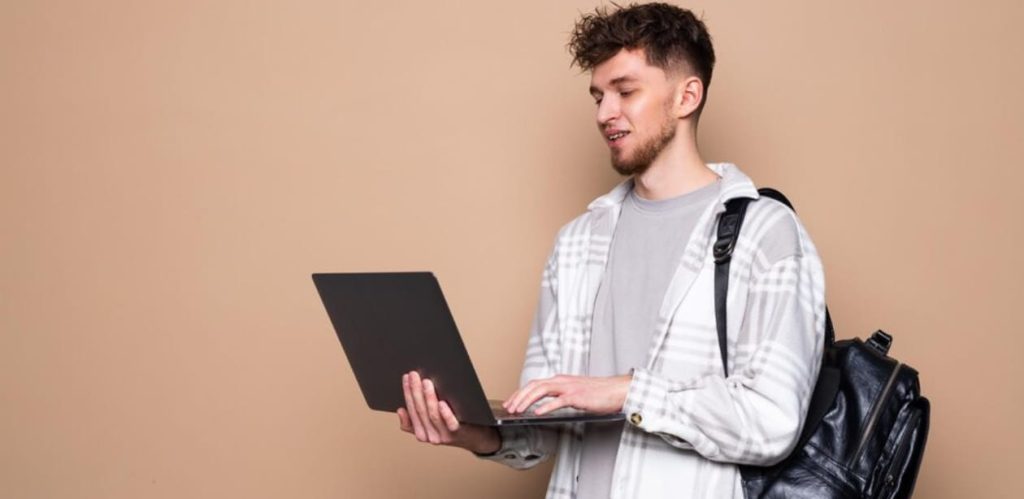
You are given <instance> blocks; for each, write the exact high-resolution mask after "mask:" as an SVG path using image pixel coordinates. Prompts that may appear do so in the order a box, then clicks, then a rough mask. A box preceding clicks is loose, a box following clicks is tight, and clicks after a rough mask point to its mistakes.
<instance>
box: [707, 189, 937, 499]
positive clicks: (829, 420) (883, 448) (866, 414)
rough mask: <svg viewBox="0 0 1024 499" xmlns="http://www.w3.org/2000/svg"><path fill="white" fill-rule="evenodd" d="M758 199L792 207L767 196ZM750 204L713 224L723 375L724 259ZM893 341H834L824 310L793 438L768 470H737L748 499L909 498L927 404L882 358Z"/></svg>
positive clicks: (912, 379) (876, 337)
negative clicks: (808, 390)
mask: <svg viewBox="0 0 1024 499" xmlns="http://www.w3.org/2000/svg"><path fill="white" fill-rule="evenodd" d="M758 192H759V193H760V194H761V196H764V197H769V198H772V199H775V200H777V201H779V202H781V203H783V204H785V205H786V206H789V208H790V209H792V208H793V205H792V204H790V202H789V200H788V199H786V197H785V196H784V195H782V193H780V192H778V191H776V190H774V189H767V188H763V189H759V190H758ZM752 201H753V202H756V201H754V200H752V199H749V198H742V199H734V200H732V201H729V202H728V203H727V205H726V211H725V213H723V214H722V217H721V218H720V219H719V221H718V239H717V241H716V242H715V247H714V257H715V315H716V317H717V322H718V344H719V348H720V349H721V353H722V363H723V367H724V369H725V373H726V375H728V364H726V359H727V358H728V357H727V353H728V346H727V343H726V336H725V334H726V329H725V310H726V309H725V303H726V294H727V293H728V286H729V260H730V258H731V255H732V250H733V248H734V247H735V244H736V239H737V238H738V237H739V232H740V227H741V226H742V224H743V216H744V214H745V213H746V208H747V204H749V203H750V202H752ZM891 344H892V336H890V335H888V334H886V333H885V332H883V331H881V330H879V331H876V332H875V333H874V334H873V335H871V338H870V339H868V340H867V341H861V340H860V339H859V338H854V339H849V340H841V341H836V340H835V331H834V329H833V327H832V318H831V316H830V315H829V313H828V309H827V308H826V309H825V351H824V358H823V359H822V365H821V371H820V374H819V375H818V381H817V384H816V385H815V388H814V394H813V396H812V397H811V402H810V407H809V409H808V412H807V417H806V419H805V421H804V426H803V430H802V432H801V434H800V439H799V441H798V443H797V446H796V447H795V449H794V450H793V452H792V453H791V454H790V455H789V456H788V457H786V458H785V459H784V460H783V461H781V462H780V463H778V464H775V465H774V466H769V467H759V466H740V472H741V474H742V476H743V491H744V494H745V496H746V497H747V499H755V498H788V499H803V498H807V499H812V498H813V499H830V498H872V499H874V498H885V499H889V498H903V497H910V495H911V494H912V493H913V491H914V483H915V481H916V479H917V473H918V470H919V469H920V466H921V458H922V456H923V454H924V446H925V441H926V440H927V436H928V420H929V403H928V399H927V398H925V397H922V396H921V389H920V384H919V382H918V376H917V371H915V370H914V369H913V368H911V367H910V366H908V365H906V364H903V363H901V362H899V361H897V360H895V359H893V358H890V357H889V356H888V352H889V346H890V345H891Z"/></svg>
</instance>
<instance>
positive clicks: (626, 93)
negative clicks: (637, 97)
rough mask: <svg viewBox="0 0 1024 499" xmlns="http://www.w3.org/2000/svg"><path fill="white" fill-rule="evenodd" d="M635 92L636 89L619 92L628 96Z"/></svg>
mask: <svg viewBox="0 0 1024 499" xmlns="http://www.w3.org/2000/svg"><path fill="white" fill-rule="evenodd" d="M633 92H635V90H623V91H621V92H619V95H621V96H623V97H626V96H628V95H629V94H631V93H633Z"/></svg>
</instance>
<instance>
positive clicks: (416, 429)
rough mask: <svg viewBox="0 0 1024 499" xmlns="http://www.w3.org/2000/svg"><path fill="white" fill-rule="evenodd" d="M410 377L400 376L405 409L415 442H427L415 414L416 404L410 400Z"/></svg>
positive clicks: (417, 416)
mask: <svg viewBox="0 0 1024 499" xmlns="http://www.w3.org/2000/svg"><path fill="white" fill-rule="evenodd" d="M410 378H411V375H409V374H406V375H404V376H402V392H403V393H404V394H405V407H406V411H407V412H408V414H409V420H410V421H411V422H412V430H413V434H415V435H416V440H419V441H420V442H426V441H427V432H426V430H424V429H423V423H421V422H420V418H419V414H418V413H417V412H416V403H415V402H414V401H413V399H412V380H411V379H410Z"/></svg>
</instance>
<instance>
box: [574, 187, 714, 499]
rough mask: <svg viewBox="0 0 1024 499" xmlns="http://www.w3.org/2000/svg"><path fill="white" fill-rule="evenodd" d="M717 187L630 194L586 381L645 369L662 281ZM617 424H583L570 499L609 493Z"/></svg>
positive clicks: (597, 314)
mask: <svg viewBox="0 0 1024 499" xmlns="http://www.w3.org/2000/svg"><path fill="white" fill-rule="evenodd" d="M720 183H721V182H720V181H715V182H713V183H711V184H708V185H707V186H704V187H701V188H700V189H697V190H695V191H692V192H689V193H686V194H683V195H682V196H677V197H674V198H669V199H664V200H660V201H651V200H647V199H643V198H641V197H640V196H639V195H637V194H636V191H635V190H634V191H630V193H629V196H628V197H627V199H626V200H625V202H624V203H623V206H622V213H621V214H620V215H619V220H618V222H617V224H616V226H615V235H614V238H613V240H612V246H611V250H610V253H609V257H608V266H607V268H606V269H605V274H604V277H603V279H602V280H601V286H600V288H598V292H597V301H596V303H595V308H594V326H593V331H592V333H591V338H590V367H589V374H590V376H617V375H622V374H627V373H628V372H629V371H630V369H632V368H638V367H643V366H644V361H645V360H646V359H647V350H648V348H649V347H650V344H651V340H652V338H653V336H654V332H655V327H656V325H657V324H656V322H657V319H658V309H659V308H660V307H661V302H662V299H663V298H664V297H665V292H666V290H667V289H668V284H669V281H671V279H672V275H673V274H674V273H675V269H676V266H677V265H678V264H679V261H680V258H681V257H682V253H683V249H684V247H685V245H686V242H687V241H688V240H689V238H690V233H691V232H693V229H694V228H695V227H696V226H697V220H698V219H699V218H700V215H701V214H702V213H703V212H704V210H705V208H707V206H708V204H709V203H711V202H712V201H714V200H715V199H717V198H718V194H719V190H720ZM622 426H623V423H621V422H618V423H592V424H588V425H587V429H586V434H585V436H584V439H583V453H582V456H581V462H580V474H579V477H578V479H579V494H577V497H580V498H586V499H592V498H602V497H608V496H609V493H610V488H611V481H612V468H613V467H614V465H615V454H616V453H617V451H618V447H619V437H620V436H621V433H622Z"/></svg>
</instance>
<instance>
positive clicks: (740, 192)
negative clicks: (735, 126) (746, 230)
mask: <svg viewBox="0 0 1024 499" xmlns="http://www.w3.org/2000/svg"><path fill="white" fill-rule="evenodd" d="M707 166H708V168H709V169H711V171H713V172H715V174H716V175H718V176H719V177H721V179H722V188H721V190H720V191H719V192H720V193H719V197H718V204H719V205H721V206H722V209H724V206H725V203H726V202H728V201H729V200H731V199H736V198H744V197H745V198H751V199H757V198H758V197H759V196H758V193H757V187H755V186H754V182H753V181H752V180H750V177H748V176H747V175H746V174H745V173H743V172H742V171H741V170H740V169H739V167H738V166H736V165H734V164H732V163H708V165H707ZM632 188H633V177H629V178H628V179H626V180H624V181H622V182H621V183H619V185H616V186H615V188H613V189H612V190H611V191H610V192H608V193H607V194H605V195H603V196H601V197H599V198H597V199H595V200H594V201H593V202H591V203H590V204H589V205H588V206H587V210H589V211H596V210H604V209H609V208H620V207H621V206H622V203H623V202H624V201H625V200H626V196H627V195H629V191H630V190H631V189H632Z"/></svg>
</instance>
